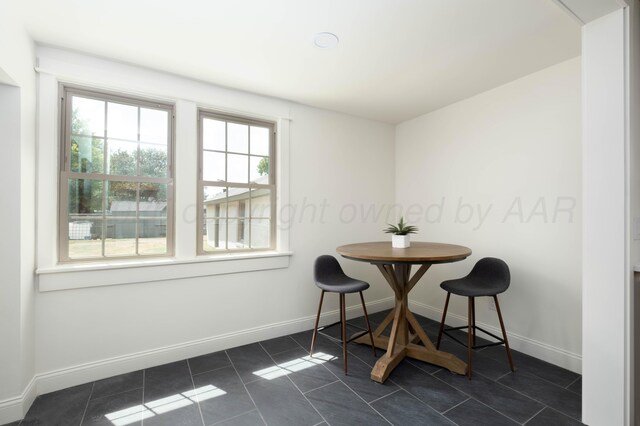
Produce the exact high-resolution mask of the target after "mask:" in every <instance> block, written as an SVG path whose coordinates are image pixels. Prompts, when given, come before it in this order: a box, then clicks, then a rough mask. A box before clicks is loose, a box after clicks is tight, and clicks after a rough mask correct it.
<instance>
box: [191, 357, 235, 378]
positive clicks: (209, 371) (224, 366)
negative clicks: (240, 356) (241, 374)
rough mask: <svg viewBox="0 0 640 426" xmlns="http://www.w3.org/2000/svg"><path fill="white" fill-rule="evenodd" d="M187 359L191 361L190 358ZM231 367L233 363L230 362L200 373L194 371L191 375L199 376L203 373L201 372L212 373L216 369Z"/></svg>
mask: <svg viewBox="0 0 640 426" xmlns="http://www.w3.org/2000/svg"><path fill="white" fill-rule="evenodd" d="M187 361H189V360H188V359H187ZM229 367H231V364H229V365H223V366H222V367H216V368H212V369H211V370H207V371H201V372H200V373H196V374H193V373H192V374H191V376H192V377H193V376H199V375H201V374H207V373H212V372H214V371H218V370H222V369H223V368H229Z"/></svg>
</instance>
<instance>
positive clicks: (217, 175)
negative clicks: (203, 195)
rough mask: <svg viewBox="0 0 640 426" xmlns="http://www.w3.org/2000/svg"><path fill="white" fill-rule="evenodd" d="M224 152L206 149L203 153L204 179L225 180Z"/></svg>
mask: <svg viewBox="0 0 640 426" xmlns="http://www.w3.org/2000/svg"><path fill="white" fill-rule="evenodd" d="M224 157H225V155H224V153H221V152H210V151H205V152H203V155H202V179H203V180H208V181H212V182H217V181H219V180H225V167H224Z"/></svg>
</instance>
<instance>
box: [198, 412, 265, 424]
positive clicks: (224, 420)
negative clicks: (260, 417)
mask: <svg viewBox="0 0 640 426" xmlns="http://www.w3.org/2000/svg"><path fill="white" fill-rule="evenodd" d="M254 411H255V412H258V409H257V408H254V409H253V410H249V411H245V412H244V413H240V414H236V415H235V416H231V417H229V418H228V419H222V420H219V421H217V422H215V423H213V424H212V425H211V426H215V425H219V424H221V423H224V422H228V421H229V420H233V419H236V418H238V417H240V416H244V415H245V414H249V413H253V412H254ZM258 414H260V413H258ZM205 425H206V424H205Z"/></svg>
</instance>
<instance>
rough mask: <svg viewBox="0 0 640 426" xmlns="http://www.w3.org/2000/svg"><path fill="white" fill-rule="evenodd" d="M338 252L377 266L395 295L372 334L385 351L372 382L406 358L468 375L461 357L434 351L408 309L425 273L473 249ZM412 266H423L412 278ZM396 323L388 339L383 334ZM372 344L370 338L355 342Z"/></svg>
mask: <svg viewBox="0 0 640 426" xmlns="http://www.w3.org/2000/svg"><path fill="white" fill-rule="evenodd" d="M336 251H337V252H338V253H339V254H340V255H341V256H343V257H345V258H347V259H351V260H356V261H361V262H368V263H371V264H374V265H376V266H377V267H378V269H379V270H380V272H381V273H382V276H384V278H385V280H386V281H387V283H389V286H390V287H391V289H392V290H393V292H394V293H395V307H394V308H393V310H392V311H391V312H389V315H387V317H386V318H385V319H384V320H383V321H382V323H381V324H380V325H379V326H378V328H377V329H376V330H375V331H374V333H373V341H374V344H375V345H376V347H379V348H381V349H386V350H387V353H385V354H384V355H383V356H382V357H381V358H380V359H379V360H378V362H376V365H375V366H374V367H373V370H372V371H371V379H372V380H374V381H376V382H379V383H382V382H384V381H385V380H386V379H387V377H389V374H391V372H392V371H393V369H394V368H395V367H396V365H398V363H400V361H402V359H404V358H405V357H407V356H408V357H411V358H416V359H419V360H421V361H425V362H429V363H431V364H435V365H439V366H441V367H444V368H447V369H448V370H450V371H452V372H454V373H458V374H466V373H467V364H466V363H465V362H463V361H462V360H460V359H459V358H458V357H456V356H454V355H452V354H450V353H447V352H442V351H439V350H437V349H436V348H435V346H434V345H433V343H432V342H431V339H429V337H428V336H427V333H425V331H424V330H423V329H422V327H421V326H420V324H419V323H418V321H417V320H416V318H415V316H414V315H413V314H412V313H411V311H410V310H409V308H408V301H409V292H410V291H411V289H413V287H414V286H415V285H416V284H417V283H418V281H420V278H422V276H423V275H424V273H425V272H427V270H428V269H429V268H430V267H431V265H433V264H436V263H450V262H458V261H460V260H463V259H466V258H467V257H468V256H469V255H471V249H469V248H468V247H464V246H458V245H454V244H441V243H427V242H412V243H411V247H408V248H403V249H402V248H393V247H392V246H391V242H390V241H379V242H372V243H359V244H348V245H345V246H340V247H338V248H337V249H336ZM412 265H420V267H419V268H418V270H417V271H416V272H415V273H414V274H413V276H411V267H412ZM391 321H393V326H392V327H391V334H390V336H389V337H387V336H382V332H383V331H384V330H385V329H386V328H387V326H388V325H389V323H390V322H391ZM355 341H356V342H358V343H362V344H371V343H370V341H369V336H362V337H361V338H358V339H356V340H355Z"/></svg>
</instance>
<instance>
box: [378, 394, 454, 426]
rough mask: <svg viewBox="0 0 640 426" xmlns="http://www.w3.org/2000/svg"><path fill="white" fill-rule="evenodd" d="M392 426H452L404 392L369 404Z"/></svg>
mask: <svg viewBox="0 0 640 426" xmlns="http://www.w3.org/2000/svg"><path fill="white" fill-rule="evenodd" d="M371 406H372V407H373V408H375V409H376V411H378V412H379V413H380V414H382V415H383V416H384V417H385V418H386V419H387V420H388V421H390V422H391V423H393V424H394V425H449V426H450V425H453V423H451V422H450V421H449V420H447V418H446V417H444V416H442V415H441V414H440V413H438V412H437V411H436V410H434V409H433V408H431V407H429V406H428V405H426V404H425V403H423V402H421V401H419V400H418V399H416V398H415V397H413V396H412V395H410V394H408V393H407V392H405V391H404V390H401V391H399V392H395V393H392V394H391V395H388V396H385V397H384V398H382V399H379V400H377V401H375V402H374V403H372V404H371Z"/></svg>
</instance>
